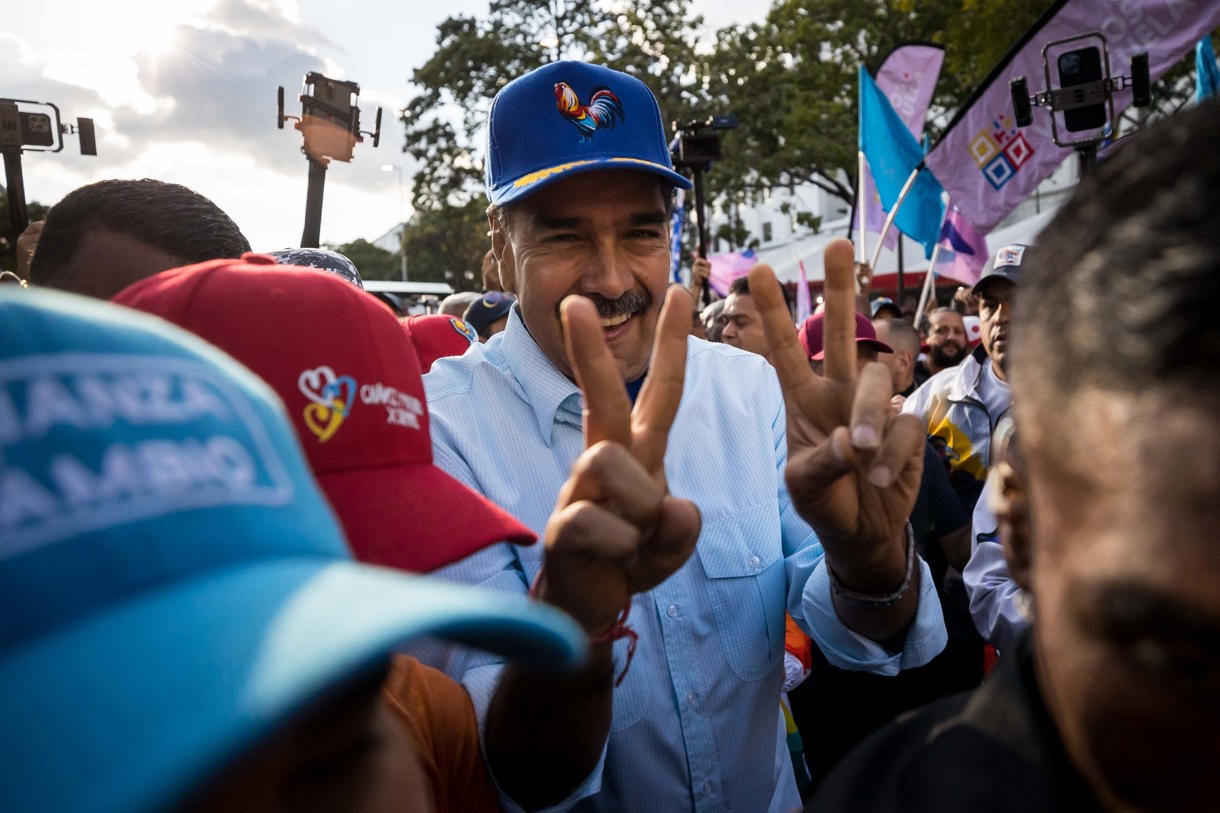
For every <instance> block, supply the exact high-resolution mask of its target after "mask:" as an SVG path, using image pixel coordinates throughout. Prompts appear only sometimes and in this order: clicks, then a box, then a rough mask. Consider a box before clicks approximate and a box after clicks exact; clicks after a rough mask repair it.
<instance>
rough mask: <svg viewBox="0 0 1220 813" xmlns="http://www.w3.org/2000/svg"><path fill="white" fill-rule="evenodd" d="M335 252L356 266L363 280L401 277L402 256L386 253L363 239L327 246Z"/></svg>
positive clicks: (391, 252) (390, 252)
mask: <svg viewBox="0 0 1220 813" xmlns="http://www.w3.org/2000/svg"><path fill="white" fill-rule="evenodd" d="M327 248H329V249H331V250H332V251H337V252H339V253H340V254H342V255H343V256H345V257H347V258H348V259H349V260H351V261H352V262H353V263H355V264H356V269H357V270H359V271H360V276H361V277H362V278H364V279H399V278H400V277H401V273H402V272H401V270H400V265H399V264H400V263H401V262H402V260H401V258H402V255H401V254H398V253H396V252H393V251H386V250H385V249H384V248H381V247H380V246H375V245H373V244H372V243H370V242H369V241H368V240H365V239H363V238H361V239H358V240H353V241H352V242H350V243H343V244H342V245H338V246H327Z"/></svg>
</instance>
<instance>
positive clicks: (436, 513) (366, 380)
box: [113, 256, 536, 572]
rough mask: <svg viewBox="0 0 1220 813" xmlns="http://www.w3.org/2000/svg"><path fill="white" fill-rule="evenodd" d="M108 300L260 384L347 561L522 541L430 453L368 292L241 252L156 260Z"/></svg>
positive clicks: (412, 560)
mask: <svg viewBox="0 0 1220 813" xmlns="http://www.w3.org/2000/svg"><path fill="white" fill-rule="evenodd" d="M113 301H114V302H116V303H118V304H120V305H127V306H129V307H133V308H136V309H138V310H142V311H146V312H148V313H152V314H155V315H157V316H160V317H162V318H164V319H166V320H168V321H170V322H173V323H174V324H176V325H178V326H180V327H182V328H185V329H186V330H189V331H191V332H193V333H195V334H197V335H199V336H200V337H202V338H204V339H206V340H207V341H209V342H211V343H212V344H215V345H216V346H218V347H219V348H220V349H221V350H224V351H225V352H226V353H229V354H230V355H232V356H233V357H234V358H236V359H237V360H238V361H240V362H242V363H243V364H245V365H246V366H247V367H249V368H250V369H251V370H253V371H254V372H255V373H257V374H258V375H259V376H261V377H262V378H263V379H264V380H265V381H267V383H268V384H270V385H271V387H272V388H273V389H274V390H275V391H276V392H277V393H278V394H279V396H280V398H281V399H282V400H283V401H284V405H285V406H286V407H287V409H288V414H289V415H290V416H291V417H292V422H293V426H294V428H295V429H296V433H297V437H298V439H299V440H300V442H301V445H302V446H303V447H304V449H305V454H306V457H307V458H308V460H309V464H310V468H312V469H313V473H314V476H315V477H317V480H318V483H319V484H320V485H321V486H322V489H323V491H324V492H325V493H326V496H327V498H328V499H329V500H330V503H331V505H332V506H333V507H334V509H335V513H336V514H338V516H339V520H340V522H341V523H342V525H343V529H344V531H345V532H346V535H347V539H348V543H349V544H350V545H351V548H352V552H353V554H354V555H355V557H356V558H357V559H359V560H361V561H364V562H370V563H372V564H379V565H386V566H389V567H397V568H402V569H404V570H412V571H416V572H428V571H431V570H435V569H436V568H438V567H442V566H443V565H447V564H450V563H451V562H456V561H458V560H459V559H462V558H464V557H466V556H468V555H470V554H471V553H474V552H475V551H478V550H480V549H482V548H485V547H487V546H489V545H492V544H494V543H496V542H499V541H501V540H507V541H509V542H514V543H516V544H521V545H528V544H532V543H533V542H534V541H535V540H536V536H535V535H534V533H533V532H532V531H530V530H529V528H527V527H525V526H524V525H523V524H521V523H520V522H518V521H517V520H516V519H514V518H513V517H512V516H510V515H509V514H508V513H507V512H506V511H504V510H503V509H501V508H500V507H498V506H496V505H494V504H493V503H491V502H489V501H488V500H486V499H485V498H484V497H482V496H481V495H479V494H477V493H475V492H474V491H471V490H470V489H469V488H467V487H466V486H464V485H462V484H461V483H459V482H458V481H457V480H455V479H453V478H452V477H450V476H449V475H448V474H446V473H445V472H443V471H442V470H441V469H439V468H437V467H436V466H435V465H433V462H432V440H431V437H430V435H429V432H428V408H427V405H426V404H425V402H424V387H423V381H422V379H421V378H420V365H419V361H418V359H417V357H416V353H415V352H414V350H413V348H412V346H411V344H410V342H409V341H408V339H407V337H406V335H405V334H404V332H403V328H402V326H401V325H400V324H399V323H398V319H397V318H396V317H395V316H394V314H393V312H392V311H391V310H390V309H389V308H388V307H386V306H385V305H384V304H382V303H381V302H380V301H379V300H378V299H377V298H375V297H372V296H370V295H368V294H367V293H365V292H363V291H361V290H360V289H358V288H356V287H355V286H353V285H351V284H349V283H347V282H345V281H343V280H342V279H340V278H338V277H336V276H335V275H333V274H329V273H327V272H325V271H318V270H316V269H309V268H296V267H292V266H283V265H268V264H267V263H266V262H265V261H264V259H263V258H261V257H254V256H249V257H246V258H244V259H243V260H212V261H209V262H205V263H199V264H198V265H189V266H185V267H183V268H174V269H170V270H168V271H163V272H161V273H160V274H156V275H155V276H152V277H148V278H147V279H143V280H140V281H139V282H136V283H135V284H133V285H131V286H129V287H127V288H125V289H124V290H122V291H120V292H119V293H118V294H117V295H116V296H115V297H114V299H113Z"/></svg>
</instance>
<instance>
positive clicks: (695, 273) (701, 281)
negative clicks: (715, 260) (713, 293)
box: [687, 257, 712, 300]
mask: <svg viewBox="0 0 1220 813" xmlns="http://www.w3.org/2000/svg"><path fill="white" fill-rule="evenodd" d="M711 275H712V263H711V261H709V260H708V259H707V258H706V257H695V261H694V262H693V263H691V266H690V285H689V286H688V287H687V290H688V291H690V293H691V296H693V297H695V299H696V300H697V299H698V298H699V297H700V296H702V295H703V288H704V286H705V285H707V281H708V278H709V277H711Z"/></svg>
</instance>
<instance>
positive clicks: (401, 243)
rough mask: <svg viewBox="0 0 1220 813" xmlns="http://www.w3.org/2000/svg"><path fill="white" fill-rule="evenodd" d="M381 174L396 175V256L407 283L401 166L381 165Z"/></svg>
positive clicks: (405, 229)
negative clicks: (399, 260)
mask: <svg viewBox="0 0 1220 813" xmlns="http://www.w3.org/2000/svg"><path fill="white" fill-rule="evenodd" d="M381 171H382V172H394V173H396V174H397V175H398V256H399V257H401V258H402V281H403V282H406V281H407V239H406V238H407V221H406V219H405V218H404V217H403V206H402V165H401V164H382V165H381Z"/></svg>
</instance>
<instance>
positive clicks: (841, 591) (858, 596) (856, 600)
mask: <svg viewBox="0 0 1220 813" xmlns="http://www.w3.org/2000/svg"><path fill="white" fill-rule="evenodd" d="M904 530H905V532H906V537H907V572H906V576H904V577H903V579H902V584H900V585H898V589H897V590H894V591H893V592H891V593H880V594H878V593H861V592H859V591H857V590H852V589H851V588H849V587H844V586H843V583H842V582H840V581H839V577H838V576H836V575H835V572H834V568H832V567H831V566H830V562H827V563H826V572H827V573H828V574H829V575H830V591H831V592H832V593H834V594H835V595H836V596H839V597H840V598H841V599H843V601H846V602H847V603H848V604H853V605H855V606H857V607H876V608H881V607H892V606H894V605H895V604H897V603H898V602H899V601H901V600H902V597H903V596H905V595H906V594H907V591H908V590H910V589H911V575H912V574H913V573H914V572H915V529H914V528H912V527H911V523H910V522H909V521H908V522H907V524H906V526H905V528H904Z"/></svg>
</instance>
